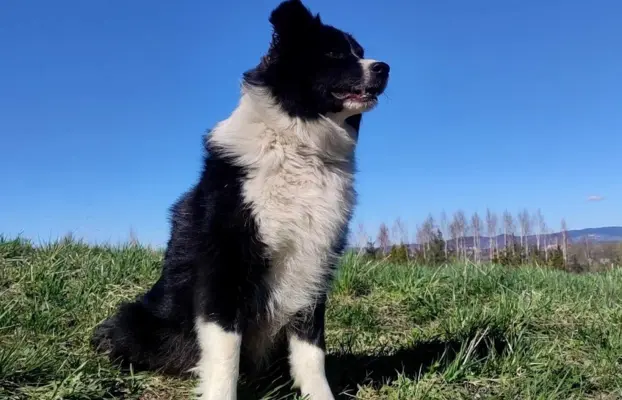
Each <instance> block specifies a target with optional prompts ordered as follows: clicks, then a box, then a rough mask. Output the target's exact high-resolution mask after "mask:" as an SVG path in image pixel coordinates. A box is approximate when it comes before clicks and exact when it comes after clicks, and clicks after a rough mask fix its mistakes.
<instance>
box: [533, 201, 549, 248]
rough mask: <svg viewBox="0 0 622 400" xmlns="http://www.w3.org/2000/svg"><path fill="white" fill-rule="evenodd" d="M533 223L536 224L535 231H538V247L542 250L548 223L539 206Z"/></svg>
mask: <svg viewBox="0 0 622 400" xmlns="http://www.w3.org/2000/svg"><path fill="white" fill-rule="evenodd" d="M533 225H534V228H535V232H536V248H537V249H538V251H540V250H541V241H542V235H543V234H544V230H545V229H546V225H545V223H544V215H542V211H541V210H540V209H539V208H538V209H537V210H536V213H535V214H534V215H533Z"/></svg>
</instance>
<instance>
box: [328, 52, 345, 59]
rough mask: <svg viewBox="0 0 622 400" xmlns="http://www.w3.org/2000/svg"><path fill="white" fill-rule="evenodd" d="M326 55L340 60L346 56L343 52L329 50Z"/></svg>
mask: <svg viewBox="0 0 622 400" xmlns="http://www.w3.org/2000/svg"><path fill="white" fill-rule="evenodd" d="M326 57H328V58H334V59H336V60H342V59H344V58H346V57H345V55H344V54H343V53H338V52H336V51H329V52H328V53H326Z"/></svg>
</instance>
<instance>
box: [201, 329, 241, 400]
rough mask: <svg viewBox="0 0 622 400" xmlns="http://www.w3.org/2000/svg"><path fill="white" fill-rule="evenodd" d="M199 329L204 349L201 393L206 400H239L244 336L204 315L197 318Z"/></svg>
mask: <svg viewBox="0 0 622 400" xmlns="http://www.w3.org/2000/svg"><path fill="white" fill-rule="evenodd" d="M196 330H197V338H198V341H199V346H200V348H201V358H200V361H199V363H198V365H197V367H196V371H197V372H198V373H199V378H200V384H199V386H198V388H197V394H198V395H199V396H200V397H201V399H204V400H235V398H236V396H237V388H238V376H239V368H240V350H241V343H242V336H241V335H240V334H239V333H233V332H226V331H225V330H224V329H222V328H221V327H220V326H219V325H218V324H215V323H213V322H205V321H203V319H202V318H198V319H197V321H196Z"/></svg>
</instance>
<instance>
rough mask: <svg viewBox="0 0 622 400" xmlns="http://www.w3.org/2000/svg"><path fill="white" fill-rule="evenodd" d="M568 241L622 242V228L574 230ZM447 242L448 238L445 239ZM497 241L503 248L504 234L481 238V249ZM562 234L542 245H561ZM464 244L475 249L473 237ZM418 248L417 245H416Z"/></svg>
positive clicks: (451, 243)
mask: <svg viewBox="0 0 622 400" xmlns="http://www.w3.org/2000/svg"><path fill="white" fill-rule="evenodd" d="M519 232H520V231H519V229H517V232H516V233H515V237H516V240H520V234H519ZM567 235H568V241H569V242H570V243H580V242H584V241H585V240H586V239H587V240H589V241H591V242H596V243H606V242H622V226H605V227H602V228H585V229H573V230H569V231H568V232H567ZM445 239H446V240H447V238H445ZM495 239H496V240H497V244H498V246H503V244H504V243H503V240H504V238H503V234H501V235H497V236H496V238H495V237H493V238H489V237H488V236H480V247H481V248H482V249H487V248H490V244H491V243H494V241H495ZM561 241H562V234H561V232H554V233H549V234H547V235H542V236H541V237H540V244H544V243H547V244H549V245H552V244H555V243H556V242H557V243H561ZM464 242H465V243H466V245H467V247H473V246H474V243H475V240H474V237H473V236H467V237H465V238H464ZM527 242H528V243H529V244H530V245H536V243H537V242H538V238H537V236H536V235H529V236H527ZM447 243H448V245H449V247H455V246H454V241H453V240H451V239H449V240H448V241H447ZM414 247H416V245H414Z"/></svg>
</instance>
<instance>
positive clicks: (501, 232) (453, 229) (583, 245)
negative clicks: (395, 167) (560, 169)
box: [351, 209, 622, 272]
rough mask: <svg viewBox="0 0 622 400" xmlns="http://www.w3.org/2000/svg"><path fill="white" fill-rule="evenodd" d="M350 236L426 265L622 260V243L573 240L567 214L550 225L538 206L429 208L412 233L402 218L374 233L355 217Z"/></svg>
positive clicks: (602, 264) (563, 265)
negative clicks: (468, 211) (355, 225)
mask: <svg viewBox="0 0 622 400" xmlns="http://www.w3.org/2000/svg"><path fill="white" fill-rule="evenodd" d="M351 242H352V243H354V247H356V248H358V250H359V252H360V253H361V254H363V255H364V256H365V257H373V258H386V259H388V260H390V261H394V262H407V261H413V262H419V263H423V264H427V265H439V264H443V263H448V262H456V261H458V262H472V263H484V262H493V263H498V264H503V265H523V264H531V265H540V266H549V267H552V268H559V269H566V270H571V271H576V272H583V271H588V270H599V269H604V268H608V267H611V266H614V265H622V262H621V261H622V244H620V243H597V242H594V241H592V240H591V239H590V238H589V237H587V236H586V237H585V239H584V240H583V241H582V242H580V243H571V241H570V240H569V237H568V227H567V223H566V220H565V219H564V218H562V219H561V221H560V224H559V230H557V231H554V230H552V229H551V227H549V225H547V223H546V220H545V218H544V215H543V213H542V211H541V210H540V209H537V210H535V212H529V210H527V209H522V210H520V211H519V212H518V213H517V215H516V216H514V215H513V214H512V213H511V212H510V211H508V210H504V211H503V212H502V213H501V214H497V213H495V212H494V211H492V210H490V209H487V210H486V214H485V215H484V217H483V218H482V217H481V216H480V215H479V214H478V213H477V212H475V213H473V214H472V215H470V216H467V215H466V213H465V212H464V211H462V210H458V211H456V212H454V213H453V214H452V215H451V217H448V215H447V214H446V213H445V212H444V211H443V212H441V214H440V217H439V218H438V219H436V218H434V216H433V215H432V214H429V215H428V217H427V218H426V219H425V220H424V221H423V222H422V223H421V224H417V226H416V227H415V231H414V235H413V237H412V238H411V237H410V236H409V230H408V226H407V224H406V223H405V222H404V221H403V220H402V219H401V218H397V219H396V220H395V221H394V223H393V225H392V227H391V228H389V226H388V225H387V224H386V223H381V224H380V226H379V228H378V232H377V234H376V237H375V238H373V237H371V236H369V235H368V233H367V231H366V230H365V226H364V224H362V223H359V225H358V230H357V231H356V232H355V233H354V236H353V237H352V238H351Z"/></svg>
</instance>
